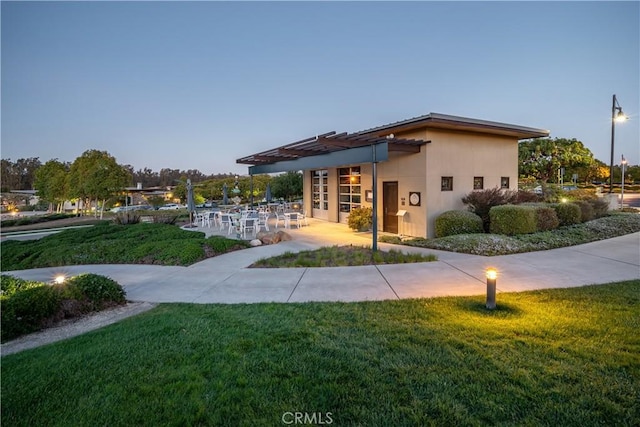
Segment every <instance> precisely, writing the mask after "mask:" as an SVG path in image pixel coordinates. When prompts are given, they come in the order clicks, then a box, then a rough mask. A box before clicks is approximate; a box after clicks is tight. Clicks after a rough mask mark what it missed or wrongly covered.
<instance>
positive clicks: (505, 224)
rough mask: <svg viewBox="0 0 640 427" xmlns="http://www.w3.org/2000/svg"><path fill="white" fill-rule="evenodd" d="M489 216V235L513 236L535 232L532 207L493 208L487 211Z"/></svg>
mask: <svg viewBox="0 0 640 427" xmlns="http://www.w3.org/2000/svg"><path fill="white" fill-rule="evenodd" d="M489 215H490V218H491V219H490V221H491V233H494V234H505V235H507V236H513V235H515V234H529V233H535V232H536V228H537V221H536V211H535V208H534V207H532V206H522V205H501V206H494V207H492V208H491V210H490V211H489Z"/></svg>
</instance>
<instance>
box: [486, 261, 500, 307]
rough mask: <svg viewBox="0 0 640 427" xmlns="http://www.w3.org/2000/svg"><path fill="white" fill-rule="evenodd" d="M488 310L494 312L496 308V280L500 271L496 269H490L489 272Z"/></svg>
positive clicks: (487, 273)
mask: <svg viewBox="0 0 640 427" xmlns="http://www.w3.org/2000/svg"><path fill="white" fill-rule="evenodd" d="M486 275H487V308H488V309H489V310H493V309H495V308H496V278H497V277H498V271H497V270H496V269H495V268H488V269H487V272H486Z"/></svg>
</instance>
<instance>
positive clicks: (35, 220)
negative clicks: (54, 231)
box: [1, 213, 75, 227]
mask: <svg viewBox="0 0 640 427" xmlns="http://www.w3.org/2000/svg"><path fill="white" fill-rule="evenodd" d="M74 216H75V215H73V214H61V213H56V214H49V215H34V216H28V217H23V218H14V219H7V220H4V221H2V223H1V225H2V227H13V226H18V225H31V224H39V223H41V222H48V221H55V220H58V219H65V218H73V217H74Z"/></svg>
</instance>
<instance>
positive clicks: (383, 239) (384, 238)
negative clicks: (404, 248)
mask: <svg viewBox="0 0 640 427" xmlns="http://www.w3.org/2000/svg"><path fill="white" fill-rule="evenodd" d="M378 242H382V243H393V244H395V245H400V244H402V239H401V238H400V237H398V236H386V235H385V236H380V237H378Z"/></svg>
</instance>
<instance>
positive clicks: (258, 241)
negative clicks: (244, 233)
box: [249, 239, 262, 246]
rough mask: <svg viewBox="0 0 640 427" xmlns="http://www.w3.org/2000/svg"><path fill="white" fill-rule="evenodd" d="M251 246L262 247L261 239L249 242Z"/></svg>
mask: <svg viewBox="0 0 640 427" xmlns="http://www.w3.org/2000/svg"><path fill="white" fill-rule="evenodd" d="M249 244H250V245H251V246H262V241H261V240H260V239H254V240H252V241H250V242H249Z"/></svg>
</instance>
